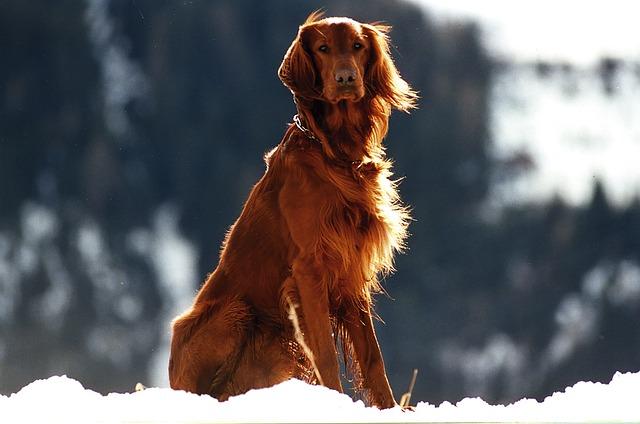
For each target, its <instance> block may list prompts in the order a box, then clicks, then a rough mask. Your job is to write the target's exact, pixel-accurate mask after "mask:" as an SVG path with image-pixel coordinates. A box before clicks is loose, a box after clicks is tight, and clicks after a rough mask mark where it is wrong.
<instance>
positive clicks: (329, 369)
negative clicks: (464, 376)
mask: <svg viewBox="0 0 640 424" xmlns="http://www.w3.org/2000/svg"><path fill="white" fill-rule="evenodd" d="M292 268H293V269H292V271H293V272H292V278H293V280H294V282H295V286H296V289H297V292H298V296H299V297H298V301H299V302H300V305H299V307H298V308H296V314H297V315H298V317H299V318H300V321H301V323H300V324H301V327H302V333H303V341H304V343H305V344H306V348H307V349H308V350H309V351H310V352H308V353H307V354H308V355H310V356H312V357H311V358H309V360H310V361H311V363H312V365H313V366H314V367H315V371H316V375H317V377H318V379H319V380H320V381H319V382H320V384H322V385H324V386H326V387H329V388H330V389H334V390H337V391H339V392H342V384H341V383H340V368H339V365H338V355H337V351H336V345H335V341H334V337H333V334H332V326H331V320H330V318H329V298H328V293H327V285H326V283H325V282H324V281H323V278H322V274H321V272H320V268H319V266H318V265H317V264H315V261H314V260H312V259H308V260H307V259H300V260H297V261H295V262H294V265H293V267H292Z"/></svg>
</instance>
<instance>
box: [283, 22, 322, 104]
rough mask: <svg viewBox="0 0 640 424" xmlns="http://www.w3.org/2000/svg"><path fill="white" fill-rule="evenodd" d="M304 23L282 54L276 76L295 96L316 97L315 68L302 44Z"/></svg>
mask: <svg viewBox="0 0 640 424" xmlns="http://www.w3.org/2000/svg"><path fill="white" fill-rule="evenodd" d="M308 20H309V19H307V21H308ZM306 24H307V23H305V25H303V26H301V27H300V29H299V30H298V35H297V36H296V38H295V40H293V43H291V46H289V49H288V50H287V53H286V54H285V55H284V59H283V60H282V64H281V65H280V68H279V69H278V76H279V77H280V80H281V81H282V83H283V84H284V85H285V86H287V88H288V89H289V90H291V92H292V93H293V94H294V95H295V96H298V97H303V98H316V97H318V95H319V93H318V89H317V84H316V70H315V66H314V64H313V60H312V59H311V56H310V54H309V53H308V52H307V50H306V47H305V45H304V43H305V31H306V29H307V26H306Z"/></svg>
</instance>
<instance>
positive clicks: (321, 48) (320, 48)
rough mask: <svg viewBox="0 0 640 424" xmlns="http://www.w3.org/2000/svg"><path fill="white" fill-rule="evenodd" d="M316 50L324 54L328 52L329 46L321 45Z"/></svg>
mask: <svg viewBox="0 0 640 424" xmlns="http://www.w3.org/2000/svg"><path fill="white" fill-rule="evenodd" d="M318 50H320V51H321V52H322V53H326V52H328V51H329V46H327V45H326V44H323V45H321V46H320V47H318Z"/></svg>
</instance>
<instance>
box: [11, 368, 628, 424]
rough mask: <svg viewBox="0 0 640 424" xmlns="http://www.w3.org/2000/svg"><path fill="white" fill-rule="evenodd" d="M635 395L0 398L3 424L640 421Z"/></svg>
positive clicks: (47, 385)
mask: <svg viewBox="0 0 640 424" xmlns="http://www.w3.org/2000/svg"><path fill="white" fill-rule="evenodd" d="M638 394H640V373H635V374H631V373H628V374H620V373H618V374H616V375H615V376H614V377H613V379H612V380H611V383H609V384H601V383H587V382H581V383H578V384H576V385H574V386H573V387H569V388H567V389H566V390H565V391H564V392H562V393H555V394H554V395H553V396H550V397H548V398H546V399H545V400H544V402H536V401H535V400H530V399H523V400H521V401H518V402H516V403H514V404H511V405H508V406H502V405H497V406H493V405H489V404H487V403H486V402H484V401H483V400H481V399H464V400H462V401H460V402H458V403H457V404H456V405H453V404H451V403H448V402H445V403H443V404H441V405H440V406H434V405H429V404H427V403H424V402H421V403H419V404H418V405H417V406H416V408H415V411H414V412H403V411H401V410H400V408H394V409H390V410H385V411H380V410H378V409H376V408H367V407H365V406H364V404H363V403H362V402H361V401H356V402H354V401H353V400H352V399H351V398H350V397H349V396H347V395H344V394H340V393H337V392H334V391H332V390H329V389H327V388H325V387H320V386H310V385H308V384H305V383H303V382H301V381H297V380H291V381H287V382H284V383H282V384H279V385H277V386H274V387H271V388H268V389H261V390H252V391H250V392H248V393H246V394H244V395H241V396H236V397H233V398H231V399H229V400H228V401H227V402H218V401H217V400H216V399H213V398H211V397H209V396H198V395H194V394H190V393H186V392H182V391H175V390H171V389H163V388H151V389H147V390H144V391H142V392H136V393H111V394H109V395H106V396H103V395H101V394H99V393H96V392H94V391H92V390H87V389H85V388H84V387H83V386H82V384H80V383H79V382H78V381H76V380H73V379H71V378H68V377H66V376H62V377H51V378H49V379H46V380H37V381H34V382H33V383H31V384H29V385H27V386H25V387H24V388H23V389H22V390H20V391H19V392H18V393H15V394H13V395H11V396H9V397H7V396H0V422H3V423H22V422H24V423H26V422H29V423H32V422H41V423H44V422H46V423H92V422H96V423H174V422H175V423H178V422H179V423H214V422H234V423H237V422H438V423H444V422H447V423H450V422H464V423H472V422H482V423H487V422H545V423H549V422H563V423H577V422H640V408H638V406H637V403H638V400H639V399H640V398H639V397H638Z"/></svg>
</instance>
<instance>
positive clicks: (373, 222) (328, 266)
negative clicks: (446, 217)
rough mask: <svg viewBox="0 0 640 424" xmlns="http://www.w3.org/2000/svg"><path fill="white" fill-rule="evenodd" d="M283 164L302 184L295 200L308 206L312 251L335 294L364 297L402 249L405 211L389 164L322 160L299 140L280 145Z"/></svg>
mask: <svg viewBox="0 0 640 424" xmlns="http://www.w3.org/2000/svg"><path fill="white" fill-rule="evenodd" d="M286 150H287V151H288V152H286V154H285V156H286V157H287V162H289V166H290V167H293V168H296V169H298V171H299V172H296V173H290V174H289V175H296V177H295V178H298V179H299V180H298V183H299V184H300V185H301V186H305V187H307V189H306V190H302V191H301V193H304V194H303V196H304V198H300V199H298V200H299V202H300V203H301V204H302V203H308V204H310V205H312V213H313V216H311V217H309V216H307V217H306V219H309V220H310V222H312V223H314V224H315V231H314V232H315V240H314V243H315V245H314V251H315V252H314V253H315V255H316V258H317V262H318V263H319V264H321V266H322V269H323V275H324V278H325V283H326V284H327V285H328V287H327V288H328V290H329V291H330V292H332V293H334V294H335V295H336V296H334V297H335V298H338V299H345V298H346V299H350V300H353V301H357V302H361V301H370V297H371V294H372V293H374V292H377V291H379V290H380V285H379V283H378V276H379V275H380V274H385V273H387V272H390V271H392V270H393V257H394V254H395V253H396V252H397V251H400V250H402V248H403V246H404V240H405V238H406V233H407V224H408V221H409V215H408V212H407V210H406V208H405V207H404V206H403V205H402V203H401V202H400V199H399V196H398V192H397V189H396V186H397V184H396V182H395V181H393V180H392V179H391V177H392V174H391V169H390V168H391V164H390V162H389V161H387V160H386V159H384V158H383V157H379V158H377V159H376V160H370V159H368V160H366V161H352V162H345V161H341V162H338V161H335V160H328V159H327V158H326V157H325V156H324V155H323V153H322V151H321V150H320V149H319V148H318V147H317V146H315V147H314V146H313V145H311V144H310V142H309V141H308V140H305V139H303V138H300V139H298V140H296V141H294V142H292V143H291V145H290V146H288V147H287V149H286Z"/></svg>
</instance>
